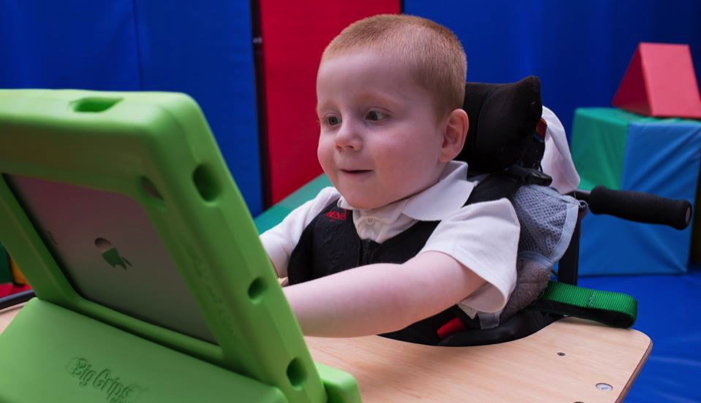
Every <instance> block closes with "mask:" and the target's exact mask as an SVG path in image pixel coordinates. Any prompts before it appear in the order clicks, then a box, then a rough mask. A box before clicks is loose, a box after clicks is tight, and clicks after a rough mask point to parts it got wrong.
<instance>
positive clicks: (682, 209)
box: [575, 186, 692, 230]
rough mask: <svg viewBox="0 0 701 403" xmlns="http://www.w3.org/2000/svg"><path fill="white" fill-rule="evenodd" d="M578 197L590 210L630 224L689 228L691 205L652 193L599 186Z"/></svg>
mask: <svg viewBox="0 0 701 403" xmlns="http://www.w3.org/2000/svg"><path fill="white" fill-rule="evenodd" d="M575 194H576V197H577V198H580V199H583V200H585V201H587V203H588V204H589V211H591V212H592V213H594V214H608V215H612V216H615V217H619V218H623V219H625V220H629V221H636V222H641V223H647V224H662V225H667V226H670V227H672V228H676V229H678V230H683V229H685V228H686V227H688V226H689V222H690V221H691V211H692V209H691V203H689V202H688V201H687V200H674V199H668V198H665V197H660V196H656V195H653V194H649V193H643V192H634V191H630V190H611V189H607V188H605V187H603V186H597V187H595V188H594V189H592V191H591V192H585V191H581V190H577V191H575Z"/></svg>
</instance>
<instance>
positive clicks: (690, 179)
mask: <svg viewBox="0 0 701 403" xmlns="http://www.w3.org/2000/svg"><path fill="white" fill-rule="evenodd" d="M700 151H701V122H698V121H693V120H683V119H657V118H650V117H644V116H639V115H635V114H632V113H629V112H626V111H622V110H619V109H611V108H582V109H578V110H577V112H576V115H575V121H574V130H573V133H572V157H573V159H574V162H575V165H576V167H577V171H578V172H579V174H580V177H581V178H582V182H581V187H582V188H583V189H591V188H593V187H594V186H596V185H602V186H606V187H608V188H610V189H620V190H632V191H640V192H647V193H652V194H655V195H658V196H663V197H669V198H675V199H685V200H689V201H693V200H695V198H696V193H697V185H698V177H699V168H701V165H700V160H701V153H700ZM697 207H698V205H697ZM582 227H583V232H582V241H581V246H580V247H581V253H580V255H581V259H580V273H581V274H583V275H592V274H652V273H684V272H686V271H687V267H688V260H689V252H690V239H691V231H692V229H691V228H687V229H684V230H681V231H676V230H674V229H672V228H668V227H663V226H651V225H642V224H637V223H633V222H627V221H621V220H617V219H614V218H612V217H609V216H605V215H602V216H593V215H589V216H587V217H585V219H584V221H583V223H582Z"/></svg>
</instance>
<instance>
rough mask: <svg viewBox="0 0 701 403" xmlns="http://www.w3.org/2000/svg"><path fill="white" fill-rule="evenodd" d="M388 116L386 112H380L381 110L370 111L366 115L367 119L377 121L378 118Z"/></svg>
mask: <svg viewBox="0 0 701 403" xmlns="http://www.w3.org/2000/svg"><path fill="white" fill-rule="evenodd" d="M386 117H387V115H386V114H384V113H382V112H380V111H370V112H368V114H367V115H365V119H367V120H370V121H373V122H377V121H378V120H382V119H385V118H386Z"/></svg>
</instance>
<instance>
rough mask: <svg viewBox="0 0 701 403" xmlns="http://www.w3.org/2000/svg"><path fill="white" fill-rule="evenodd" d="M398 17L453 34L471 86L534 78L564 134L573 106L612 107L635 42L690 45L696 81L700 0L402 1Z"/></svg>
mask: <svg viewBox="0 0 701 403" xmlns="http://www.w3.org/2000/svg"><path fill="white" fill-rule="evenodd" d="M404 12H405V13H406V14H413V15H419V16H422V17H426V18H430V19H432V20H435V21H437V22H439V23H441V24H444V25H446V26H447V27H449V28H450V29H452V30H453V31H454V32H455V33H456V34H457V35H458V37H459V38H460V40H461V41H462V43H463V46H464V47H465V51H466V53H467V59H468V69H467V78H468V80H469V81H483V82H511V81H516V80H519V79H521V78H523V77H524V76H527V75H529V74H535V75H537V76H539V77H540V78H541V81H542V91H543V102H544V104H545V105H547V106H548V107H550V108H551V109H552V110H553V111H554V112H555V113H556V114H557V115H558V117H559V118H560V120H562V123H563V125H564V126H565V129H566V130H567V133H569V132H570V131H571V127H572V126H571V125H572V118H573V116H574V109H575V108H577V107H586V106H610V105H611V99H612V98H613V95H614V94H615V92H616V89H617V88H618V85H619V83H620V82H621V79H622V78H623V74H624V73H625V70H626V68H627V67H628V63H629V61H630V59H631V57H632V56H633V52H634V51H635V49H636V47H637V45H638V43H639V42H668V43H688V44H689V45H690V47H691V52H692V57H693V59H694V61H695V67H696V75H697V77H701V25H699V24H698V20H699V18H701V2H699V1H698V0H615V1H611V0H588V1H560V0H525V1H512V0H492V1H482V0H445V1H440V2H437V1H431V0H404Z"/></svg>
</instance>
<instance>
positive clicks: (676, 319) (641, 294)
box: [579, 266, 701, 403]
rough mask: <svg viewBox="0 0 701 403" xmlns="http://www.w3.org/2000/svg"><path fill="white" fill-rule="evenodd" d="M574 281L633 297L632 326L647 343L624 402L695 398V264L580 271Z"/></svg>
mask: <svg viewBox="0 0 701 403" xmlns="http://www.w3.org/2000/svg"><path fill="white" fill-rule="evenodd" d="M579 285H580V286H582V287H587V288H594V289H600V290H608V291H618V292H623V293H626V294H630V295H632V296H634V297H635V298H636V299H637V300H638V304H639V305H638V320H637V322H636V324H635V326H634V328H635V329H637V330H639V331H641V332H643V333H645V334H647V335H648V336H649V337H650V339H652V343H653V344H652V352H651V354H650V357H649V358H648V360H647V363H646V364H645V366H644V367H643V369H642V371H641V372H640V375H639V376H638V379H637V380H636V382H635V383H634V384H633V387H632V389H631V391H630V392H629V394H628V397H627V398H626V399H625V401H626V402H631V403H660V402H670V403H673V402H679V403H682V402H683V403H690V402H701V389H700V388H699V387H698V384H697V382H698V379H699V375H701V348H700V347H701V320H700V319H701V314H700V313H699V311H698V310H697V309H698V307H699V306H701V267H698V266H695V267H691V268H690V269H689V273H688V274H685V275H656V276H653V275H647V276H609V277H586V278H581V279H580V280H579Z"/></svg>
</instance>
